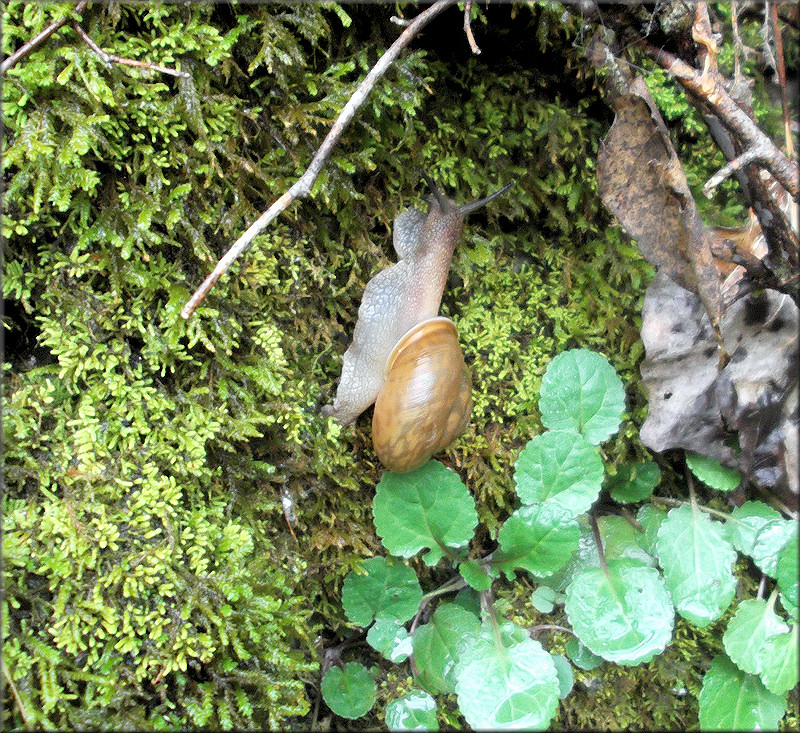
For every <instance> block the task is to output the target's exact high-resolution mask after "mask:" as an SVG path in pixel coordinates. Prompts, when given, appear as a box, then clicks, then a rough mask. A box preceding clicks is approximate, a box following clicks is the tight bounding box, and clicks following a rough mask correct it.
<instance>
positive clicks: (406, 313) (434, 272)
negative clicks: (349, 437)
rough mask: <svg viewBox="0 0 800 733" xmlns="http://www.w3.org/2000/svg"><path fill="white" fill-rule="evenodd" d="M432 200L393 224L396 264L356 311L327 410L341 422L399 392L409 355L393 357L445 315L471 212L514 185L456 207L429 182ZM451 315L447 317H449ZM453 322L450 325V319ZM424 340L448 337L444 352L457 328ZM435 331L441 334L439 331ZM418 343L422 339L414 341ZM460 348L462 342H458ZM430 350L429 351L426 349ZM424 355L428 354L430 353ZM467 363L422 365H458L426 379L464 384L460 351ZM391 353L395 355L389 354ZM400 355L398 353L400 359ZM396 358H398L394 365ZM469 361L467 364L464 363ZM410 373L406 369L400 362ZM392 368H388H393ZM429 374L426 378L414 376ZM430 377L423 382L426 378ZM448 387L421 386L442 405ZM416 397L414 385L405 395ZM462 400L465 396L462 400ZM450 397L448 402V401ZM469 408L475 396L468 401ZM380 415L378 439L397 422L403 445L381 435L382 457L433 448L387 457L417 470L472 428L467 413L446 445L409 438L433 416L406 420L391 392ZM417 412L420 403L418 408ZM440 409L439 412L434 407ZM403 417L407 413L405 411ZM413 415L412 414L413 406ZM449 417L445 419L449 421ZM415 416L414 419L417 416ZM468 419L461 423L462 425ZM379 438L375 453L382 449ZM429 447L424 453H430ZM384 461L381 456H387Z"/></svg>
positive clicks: (440, 328) (444, 360)
mask: <svg viewBox="0 0 800 733" xmlns="http://www.w3.org/2000/svg"><path fill="white" fill-rule="evenodd" d="M428 183H429V185H430V187H431V190H432V192H433V195H434V198H433V200H432V201H431V202H430V207H429V210H428V213H427V215H426V214H423V213H422V212H421V211H419V210H417V209H406V210H405V211H403V212H402V213H401V214H399V215H398V216H397V218H396V219H395V222H394V234H393V244H394V249H395V252H397V256H398V262H397V263H396V264H394V265H392V266H391V267H389V268H387V269H385V270H382V271H381V272H379V273H378V274H377V275H375V277H373V278H372V279H371V280H370V281H369V282H368V283H367V286H366V288H364V295H363V298H362V300H361V306H360V307H359V309H358V320H357V322H356V327H355V331H354V333H353V341H352V343H351V344H350V346H349V347H348V349H347V351H346V352H345V354H344V358H343V361H342V376H341V379H340V380H339V386H338V389H337V391H336V398H335V399H334V401H333V403H332V404H330V405H327V406H326V407H324V408H323V414H324V415H329V416H332V417H334V418H335V419H336V420H337V421H338V422H340V423H341V424H342V425H349V424H351V423H352V422H354V421H355V420H356V418H357V417H358V416H359V415H360V414H361V413H362V412H363V411H364V410H366V409H367V408H368V407H369V406H370V405H371V404H373V403H374V402H375V401H376V399H377V398H378V396H379V394H380V393H381V391H382V389H383V388H384V386H385V385H388V384H390V383H391V384H392V385H394V386H393V387H392V389H393V390H395V389H398V390H399V389H400V387H399V386H398V382H397V380H395V379H394V378H393V376H392V371H393V368H397V369H400V365H401V364H402V365H405V363H406V360H407V358H408V357H407V354H406V356H402V355H401V354H402V353H403V352H404V349H401V350H400V352H401V354H394V353H393V352H394V350H395V347H396V346H398V345H399V344H400V342H401V339H403V338H404V337H405V336H406V335H407V334H408V333H409V332H410V331H411V330H412V329H413V328H414V327H415V326H419V325H420V324H422V323H423V322H427V321H431V320H435V321H437V322H438V321H439V319H437V318H436V316H437V315H438V313H439V306H440V304H441V301H442V294H443V293H444V287H445V284H446V282H447V275H448V272H449V269H450V260H451V259H452V256H453V250H454V249H455V246H456V244H457V243H458V240H459V238H460V236H461V232H462V229H463V226H464V219H465V217H466V215H467V214H468V213H469V212H471V211H474V210H475V209H478V208H480V207H482V206H484V205H485V204H486V203H488V202H489V201H491V200H493V199H494V198H496V197H497V196H499V195H500V194H501V193H503V192H504V191H506V190H507V189H508V188H509V187H510V185H511V184H509V185H507V186H505V187H503V188H502V189H500V190H499V191H496V192H495V193H493V194H491V195H490V196H487V197H486V198H484V199H481V200H480V201H474V202H472V203H468V204H464V205H462V206H457V205H456V204H455V202H454V201H452V200H451V199H448V198H446V197H444V196H442V195H441V194H440V193H439V191H438V190H437V189H436V187H435V186H434V185H433V184H432V183H431V182H430V181H428ZM443 320H445V321H446V320H447V319H443ZM450 323H451V325H452V322H450ZM423 333H425V334H426V336H425V339H424V340H423V341H424V343H425V344H426V345H427V344H430V343H431V341H430V340H429V339H433V342H434V343H435V341H436V339H444V341H445V342H446V345H444V346H443V349H444V352H443V353H448V354H449V353H450V349H451V342H452V341H453V337H454V336H455V326H452V328H451V327H443V326H442V325H441V324H440V323H438V325H436V326H435V327H431V328H430V330H428V331H425V330H424V329H423ZM433 334H435V336H434V335H433ZM411 340H413V341H415V342H416V341H418V340H419V337H416V338H415V339H411ZM456 346H457V341H456ZM426 348H428V349H429V348H430V347H429V346H426ZM426 354H429V352H427V351H426ZM459 355H460V356H461V361H460V362H459V363H457V362H458V360H452V359H451V358H450V357H449V356H448V357H447V358H441V359H438V360H437V358H436V357H433V356H430V355H426V356H425V357H424V358H421V363H425V364H427V365H428V368H434V369H436V370H438V371H439V372H446V371H449V370H450V369H451V368H452V369H453V370H454V372H453V374H452V375H451V376H450V377H448V378H445V379H443V380H442V381H441V382H437V380H435V379H432V378H431V377H428V380H429V382H431V383H439V384H440V385H447V389H448V390H449V389H450V386H449V385H450V384H451V382H453V381H457V382H458V384H461V382H462V377H461V375H462V371H463V369H465V368H466V367H465V366H463V365H464V360H463V355H461V354H460V348H459ZM390 357H392V358H391V359H390ZM395 357H396V358H395ZM390 361H391V362H392V363H391V364H390ZM462 366H463V368H462ZM402 368H403V369H404V370H405V369H406V366H403V367H402ZM387 369H388V373H387ZM415 378H419V379H423V378H421V377H415ZM423 381H424V379H423ZM468 385H469V380H467V386H466V387H460V388H459V389H460V390H462V391H466V392H467V393H468V392H469V389H470V388H469V386H468ZM439 389H443V387H442V386H440V387H437V388H435V389H428V390H423V391H424V392H425V394H426V399H428V400H430V401H433V402H438V401H439V397H438V395H439V392H438V391H437V390H439ZM406 394H407V395H412V396H413V399H417V397H416V395H417V394H418V392H417V390H416V389H413V390H411V391H410V392H406ZM461 399H462V401H463V398H461ZM443 401H447V400H443ZM469 403H470V405H471V398H470V400H469ZM387 405H392V407H391V409H390V410H389V412H388V413H387V416H386V417H384V416H383V410H384V409H386V406H387ZM375 409H376V413H379V414H378V416H377V417H374V418H373V442H375V438H374V426H375V425H376V424H377V425H378V426H379V427H378V434H379V436H386V434H387V430H388V426H390V425H392V424H394V425H395V429H396V430H397V431H402V432H398V435H399V441H400V444H401V445H402V448H400V447H397V448H391V449H390V448H389V447H388V445H389V440H388V439H386V438H385V437H381V438H380V439H379V444H380V445H381V446H382V447H381V448H380V450H379V453H378V455H379V457H381V455H383V456H389V455H393V456H395V455H397V454H399V453H400V452H404V451H406V450H408V451H410V450H412V449H413V448H415V447H416V446H420V445H425V446H433V449H432V450H431V452H429V453H427V455H425V456H424V457H423V458H422V460H420V459H419V457H418V456H406V457H404V458H403V459H402V460H399V459H395V458H390V459H388V460H389V461H390V463H391V464H392V465H393V466H399V467H402V466H410V467H411V468H400V469H397V468H392V466H390V465H388V464H386V463H385V462H384V465H387V468H390V470H412V468H414V467H416V466H418V465H421V464H422V463H424V462H425V461H426V460H427V459H428V458H429V457H430V456H431V455H432V454H433V452H436V451H438V450H441V449H442V448H444V447H445V446H446V445H447V444H448V443H449V442H450V441H452V440H453V439H455V438H456V437H457V436H458V435H459V434H460V433H461V432H463V430H464V428H465V427H466V425H467V422H468V420H469V412H468V411H467V415H466V417H463V418H462V417H460V418H459V419H458V420H456V423H457V424H456V425H455V427H459V426H460V430H459V431H458V432H457V433H455V434H454V435H450V437H449V439H448V440H447V441H446V442H442V441H443V440H444V438H437V439H435V440H434V439H430V437H429V436H428V437H425V438H419V439H418V438H417V437H415V436H409V435H407V433H408V431H412V430H418V429H419V430H423V431H430V430H431V428H430V424H431V423H430V422H429V418H428V417H418V418H416V419H412V418H408V417H406V416H404V417H402V419H401V418H400V415H401V412H400V411H399V409H398V408H397V403H396V402H395V401H394V400H393V399H389V398H388V397H387V396H384V397H382V399H381V401H380V406H379V405H377V404H376V408H375ZM414 409H416V408H414ZM433 412H434V413H437V412H438V411H436V410H434V411H433ZM403 414H404V415H405V413H403ZM411 414H417V413H414V412H413V410H412V413H411ZM448 419H450V418H445V420H448ZM415 420H416V421H415ZM462 423H463V424H462ZM435 432H436V433H437V434H438V433H439V432H442V434H443V435H446V434H449V431H447V430H444V429H443V427H442V426H440V427H438V428H437V429H436V431H435ZM377 446H378V443H376V450H378V447H377ZM427 450H428V448H427V447H426V448H425V451H424V452H427ZM381 460H382V461H383V458H381Z"/></svg>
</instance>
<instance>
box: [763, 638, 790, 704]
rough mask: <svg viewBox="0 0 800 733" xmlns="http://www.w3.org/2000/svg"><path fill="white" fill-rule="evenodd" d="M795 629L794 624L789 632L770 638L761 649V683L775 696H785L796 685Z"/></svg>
mask: <svg viewBox="0 0 800 733" xmlns="http://www.w3.org/2000/svg"><path fill="white" fill-rule="evenodd" d="M797 629H798V625H797V624H794V625H793V626H792V630H791V631H790V632H788V633H786V634H778V635H777V636H771V637H770V638H769V639H767V640H766V641H765V642H764V646H763V647H762V648H761V658H760V660H759V661H760V667H761V681H762V682H763V683H764V685H765V686H766V688H767V689H768V690H769V691H770V692H772V693H774V694H776V695H785V694H786V693H787V692H788V691H789V690H791V689H793V688H794V686H795V685H796V684H797V680H798V673H797V669H798V655H797V647H798V644H797V642H798V637H797Z"/></svg>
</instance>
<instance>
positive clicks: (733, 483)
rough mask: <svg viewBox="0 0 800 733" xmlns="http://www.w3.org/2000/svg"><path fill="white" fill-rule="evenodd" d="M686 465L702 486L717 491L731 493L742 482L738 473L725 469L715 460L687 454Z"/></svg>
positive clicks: (696, 454)
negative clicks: (704, 485)
mask: <svg viewBox="0 0 800 733" xmlns="http://www.w3.org/2000/svg"><path fill="white" fill-rule="evenodd" d="M686 465H687V466H689V468H690V469H691V471H692V473H693V474H694V475H695V476H697V478H699V479H700V480H701V481H702V482H703V483H704V484H706V485H707V486H710V487H711V488H712V489H717V490H718V491H733V490H734V489H735V488H736V487H737V486H739V484H740V483H741V482H742V477H741V476H740V475H739V472H738V471H734V470H733V469H731V468H725V466H723V465H722V464H721V463H720V462H719V461H718V460H716V459H715V458H709V457H708V456H701V455H700V454H699V453H687V454H686Z"/></svg>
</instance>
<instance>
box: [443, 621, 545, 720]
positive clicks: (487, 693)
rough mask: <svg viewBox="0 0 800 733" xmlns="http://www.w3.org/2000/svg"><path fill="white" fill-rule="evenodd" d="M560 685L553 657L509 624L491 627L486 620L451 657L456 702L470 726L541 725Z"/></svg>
mask: <svg viewBox="0 0 800 733" xmlns="http://www.w3.org/2000/svg"><path fill="white" fill-rule="evenodd" d="M520 632H521V633H520ZM559 691H560V688H559V683H558V673H557V671H556V667H555V664H554V662H553V658H552V657H551V656H550V654H548V653H547V652H546V651H545V650H544V649H543V648H542V645H541V644H540V643H539V642H538V641H534V640H533V639H531V638H530V637H529V636H528V635H527V632H525V630H524V629H519V627H514V625H513V624H504V625H503V626H502V627H501V629H499V633H495V629H493V627H492V624H491V623H490V622H489V621H487V622H485V623H484V624H483V625H482V627H481V630H480V633H479V635H478V636H477V638H476V639H475V641H474V643H473V644H472V645H470V646H469V648H468V649H466V650H465V651H464V652H463V653H462V655H461V657H460V659H459V660H458V661H457V662H456V695H457V696H458V707H459V709H460V710H461V714H462V715H463V716H464V718H465V719H466V721H467V723H468V724H469V725H470V727H472V728H474V729H488V730H509V729H528V730H544V729H545V728H547V727H548V726H549V724H550V721H551V720H552V719H553V716H554V715H555V713H556V710H557V709H558V695H559Z"/></svg>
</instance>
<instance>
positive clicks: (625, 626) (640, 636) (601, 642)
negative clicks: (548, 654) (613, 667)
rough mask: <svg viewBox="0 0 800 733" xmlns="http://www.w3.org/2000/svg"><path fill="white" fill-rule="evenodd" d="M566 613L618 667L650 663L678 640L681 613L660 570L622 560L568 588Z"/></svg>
mask: <svg viewBox="0 0 800 733" xmlns="http://www.w3.org/2000/svg"><path fill="white" fill-rule="evenodd" d="M565 610H566V612H567V616H568V617H569V620H570V623H571V624H572V629H573V631H574V632H575V634H576V635H577V636H578V638H579V639H580V640H581V641H582V642H583V643H584V645H585V646H587V647H588V648H589V650H590V651H592V652H594V653H595V654H597V655H598V656H601V657H603V659H607V660H608V661H610V662H615V663H617V664H629V665H633V664H640V663H642V662H649V661H650V660H651V659H652V658H653V657H654V656H655V655H656V654H659V653H661V652H662V651H664V648H665V647H666V646H667V643H668V642H669V640H670V639H671V638H672V627H673V624H674V621H675V610H674V609H673V607H672V602H671V601H670V598H669V593H667V589H666V587H665V586H664V580H663V579H662V577H661V575H660V574H659V573H658V571H657V570H656V569H655V568H651V567H648V566H646V565H642V564H640V563H636V562H631V561H630V560H620V561H617V562H614V563H609V565H608V574H606V573H605V572H604V571H603V569H602V568H590V569H588V570H584V571H582V572H581V573H579V574H578V575H576V576H575V578H574V579H573V580H572V582H571V583H570V584H569V586H568V587H567V601H566V604H565Z"/></svg>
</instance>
